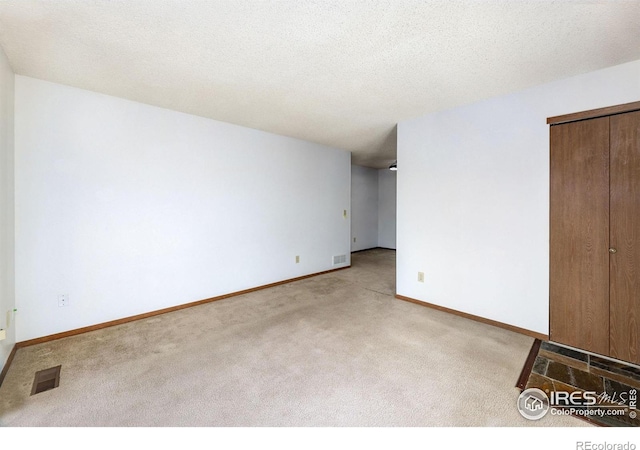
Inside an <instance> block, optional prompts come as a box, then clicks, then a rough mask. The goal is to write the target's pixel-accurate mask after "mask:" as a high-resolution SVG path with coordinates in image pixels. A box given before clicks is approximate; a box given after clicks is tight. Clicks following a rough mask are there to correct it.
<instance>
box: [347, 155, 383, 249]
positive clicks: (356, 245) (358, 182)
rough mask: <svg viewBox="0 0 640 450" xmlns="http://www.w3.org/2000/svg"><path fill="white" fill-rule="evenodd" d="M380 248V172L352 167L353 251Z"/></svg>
mask: <svg viewBox="0 0 640 450" xmlns="http://www.w3.org/2000/svg"><path fill="white" fill-rule="evenodd" d="M377 246H378V171H377V169H371V168H369V167H362V166H356V165H355V164H354V165H352V166H351V251H352V252H357V251H359V250H365V249H368V248H375V247H377Z"/></svg>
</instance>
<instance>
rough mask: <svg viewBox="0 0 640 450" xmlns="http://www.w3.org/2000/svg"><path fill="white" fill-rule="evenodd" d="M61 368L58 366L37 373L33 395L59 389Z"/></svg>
mask: <svg viewBox="0 0 640 450" xmlns="http://www.w3.org/2000/svg"><path fill="white" fill-rule="evenodd" d="M61 368H62V366H56V367H51V368H49V369H44V370H39V371H38V372H36V376H35V378H34V379H33V387H32V388H31V395H35V394H39V393H40V392H44V391H49V390H51V389H54V388H57V387H58V385H59V384H60V369H61Z"/></svg>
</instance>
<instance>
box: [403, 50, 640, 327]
mask: <svg viewBox="0 0 640 450" xmlns="http://www.w3.org/2000/svg"><path fill="white" fill-rule="evenodd" d="M638 100H640V61H634V62H631V63H628V64H624V65H620V66H616V67H611V68H608V69H605V70H600V71H597V72H592V73H588V74H584V75H580V76H575V77H572V78H568V79H565V80H560V81H556V82H552V83H548V84H545V85H542V86H538V87H535V88H532V89H528V90H525V91H521V92H518V93H515V94H512V95H507V96H502V97H498V98H493V99H490V100H486V101H482V102H479V103H475V104H472V105H468V106H463V107H460V108H456V109H452V110H448V111H442V112H438V113H435V114H430V115H427V116H424V117H420V118H417V119H413V120H409V121H405V122H402V123H400V124H399V126H398V165H399V167H400V168H401V169H400V170H399V172H398V173H399V174H398V234H397V235H398V242H397V244H398V259H397V292H398V294H400V295H404V296H407V297H412V298H415V299H418V300H422V301H426V302H430V303H435V304H438V305H442V306H445V307H447V308H452V309H455V310H459V311H463V312H467V313H470V314H475V315H478V316H482V317H485V318H489V319H493V320H497V321H500V322H503V323H507V324H511V325H515V326H518V327H522V328H525V329H529V330H533V331H537V332H540V333H545V334H546V333H548V318H549V316H548V310H549V295H548V292H549V264H548V260H549V250H548V246H549V227H548V223H549V127H548V126H547V124H546V118H547V117H550V116H556V115H561V114H566V113H572V112H577V111H583V110H587V109H594V108H599V107H605V106H611V105H617V104H621V103H629V102H632V101H638ZM418 271H423V272H425V282H424V283H418V282H417V272H418Z"/></svg>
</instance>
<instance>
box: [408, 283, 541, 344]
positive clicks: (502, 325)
mask: <svg viewBox="0 0 640 450" xmlns="http://www.w3.org/2000/svg"><path fill="white" fill-rule="evenodd" d="M396 298H397V299H398V300H403V301H405V302H411V303H415V304H416V305H420V306H426V307H428V308H433V309H437V310H438V311H443V312H446V313H449V314H454V315H456V316H460V317H464V318H465V319H471V320H475V321H476V322H481V323H486V324H487V325H493V326H494V327H498V328H504V329H505V330H509V331H514V332H516V333H520V334H524V335H526V336H529V337H532V338H536V339H540V340H541V341H547V340H549V336H547V335H546V334H542V333H538V332H536V331H531V330H527V329H526V328H520V327H516V326H513V325H508V324H506V323H502V322H498V321H497V320H491V319H487V318H484V317H480V316H474V315H473V314H468V313H465V312H462V311H457V310H455V309H450V308H445V307H444V306H439V305H434V304H433V303H428V302H423V301H422V300H416V299H415V298H410V297H405V296H403V295H398V294H396Z"/></svg>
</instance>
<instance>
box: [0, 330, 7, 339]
mask: <svg viewBox="0 0 640 450" xmlns="http://www.w3.org/2000/svg"><path fill="white" fill-rule="evenodd" d="M6 338H7V330H0V341H4V340H5V339H6Z"/></svg>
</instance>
